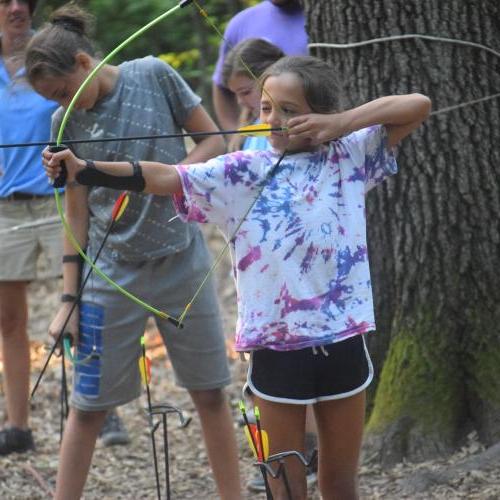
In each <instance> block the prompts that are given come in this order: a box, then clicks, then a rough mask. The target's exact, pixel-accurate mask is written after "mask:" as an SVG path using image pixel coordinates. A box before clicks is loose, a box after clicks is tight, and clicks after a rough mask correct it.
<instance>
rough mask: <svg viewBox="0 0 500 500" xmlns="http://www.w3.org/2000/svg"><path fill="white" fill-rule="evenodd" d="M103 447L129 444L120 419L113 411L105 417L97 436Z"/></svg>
mask: <svg viewBox="0 0 500 500" xmlns="http://www.w3.org/2000/svg"><path fill="white" fill-rule="evenodd" d="M99 437H100V438H101V441H102V444H103V445H104V446H115V445H117V444H129V443H130V438H129V436H128V432H127V429H126V428H125V425H124V424H123V422H122V419H121V418H120V417H119V416H118V414H117V413H116V412H115V411H114V410H113V411H109V412H108V414H107V415H106V420H104V424H103V426H102V429H101V432H100V434H99Z"/></svg>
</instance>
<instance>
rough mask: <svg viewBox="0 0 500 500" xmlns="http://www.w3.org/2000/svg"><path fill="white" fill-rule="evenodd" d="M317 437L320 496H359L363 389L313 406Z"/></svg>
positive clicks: (347, 498)
mask: <svg viewBox="0 0 500 500" xmlns="http://www.w3.org/2000/svg"><path fill="white" fill-rule="evenodd" d="M314 413H315V416H316V423H317V426H318V438H319V471H318V474H319V487H320V491H321V495H322V497H323V498H325V499H326V498H328V499H329V500H335V499H339V500H356V499H357V498H358V478H357V474H358V462H359V454H360V449H361V441H362V437H363V425H364V419H365V391H362V392H360V393H358V394H356V395H354V396H351V397H348V398H344V399H334V400H330V401H322V402H320V403H317V404H315V405H314Z"/></svg>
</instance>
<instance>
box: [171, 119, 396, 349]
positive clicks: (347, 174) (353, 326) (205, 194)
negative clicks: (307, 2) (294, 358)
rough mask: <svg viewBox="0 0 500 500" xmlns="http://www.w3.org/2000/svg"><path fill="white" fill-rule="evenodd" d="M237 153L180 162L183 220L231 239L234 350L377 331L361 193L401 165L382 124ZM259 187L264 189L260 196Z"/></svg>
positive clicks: (303, 343) (313, 343)
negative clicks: (283, 151) (313, 142)
mask: <svg viewBox="0 0 500 500" xmlns="http://www.w3.org/2000/svg"><path fill="white" fill-rule="evenodd" d="M278 158H279V154H278V153H276V152H275V151H238V152H235V153H230V154H227V155H223V156H219V157H217V158H214V159H212V160H210V161H208V162H207V163H203V164H193V165H179V166H178V167H177V169H178V172H179V174H180V176H181V179H182V185H183V195H182V196H176V197H175V200H174V202H175V204H176V208H177V210H178V212H179V213H180V214H181V217H182V218H183V219H184V220H190V221H198V222H211V223H215V224H217V225H218V226H219V227H220V228H221V230H222V231H223V232H224V234H225V235H229V237H231V236H232V235H233V232H234V230H235V229H236V227H237V225H238V223H239V222H240V220H241V219H242V218H243V217H244V216H245V212H246V211H247V210H248V207H249V206H250V205H251V204H252V202H253V201H254V200H255V198H256V197H257V201H256V202H255V205H254V206H253V208H252V210H251V212H250V213H249V214H248V216H247V217H246V220H245V221H244V222H243V225H242V226H241V228H240V229H239V231H238V233H237V234H236V235H235V237H234V239H233V240H232V241H231V253H232V258H233V264H234V272H235V278H236V288H237V294H238V322H237V332H236V349H237V350H239V351H250V350H254V349H260V348H269V349H275V350H280V351H286V350H294V349H302V348H305V347H309V346H318V345H323V344H330V343H333V342H338V341H340V340H344V339H345V338H347V337H350V336H353V335H357V334H360V333H364V332H367V331H370V330H374V329H375V319H374V312H373V301H372V288H371V283H370V270H369V266H368V255H367V243H366V218H365V194H366V192H367V191H368V190H369V189H370V188H372V187H374V186H375V185H377V184H379V183H380V182H382V181H383V180H384V179H385V178H386V177H387V176H388V175H391V174H394V173H395V172H396V171H397V165H396V161H395V159H394V156H393V155H392V152H391V151H390V149H388V147H387V135H386V130H385V127H383V126H374V127H371V128H367V129H363V130H359V131H357V132H355V133H353V134H350V135H348V136H346V137H344V138H342V139H339V140H336V141H332V142H330V143H329V144H325V145H322V146H320V147H319V149H317V150H315V151H314V152H303V153H295V154H289V155H286V156H285V158H284V159H283V161H282V162H281V164H280V165H279V166H278V168H276V169H275V171H274V172H272V175H271V176H270V178H267V176H268V173H269V172H270V170H272V169H273V166H274V165H275V164H276V162H277V160H278ZM259 193H260V194H259Z"/></svg>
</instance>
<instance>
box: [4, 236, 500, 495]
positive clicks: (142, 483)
mask: <svg viewBox="0 0 500 500" xmlns="http://www.w3.org/2000/svg"><path fill="white" fill-rule="evenodd" d="M207 235H208V236H209V241H210V245H211V248H212V249H213V250H214V252H216V251H217V250H218V249H220V248H221V246H222V242H221V238H220V237H219V236H218V235H217V233H216V232H215V230H213V231H212V230H209V231H208V232H207ZM217 275H218V288H219V297H220V301H221V306H222V310H223V313H224V318H225V331H226V333H227V338H228V341H229V342H230V340H231V336H232V332H233V328H234V318H235V295H234V287H233V284H232V280H231V277H230V264H229V261H228V259H225V260H224V262H223V265H221V266H220V267H219V269H218V271H217ZM58 297H59V284H58V283H54V282H40V283H37V284H34V285H33V286H32V287H31V291H30V314H31V316H30V317H31V322H30V334H31V338H32V339H33V342H32V358H33V365H34V369H33V381H34V379H35V376H36V375H37V374H38V372H39V370H40V367H41V364H42V363H43V361H44V359H45V356H46V350H45V348H44V346H43V341H45V337H46V333H45V332H46V331H47V326H48V323H49V321H50V318H51V315H52V314H53V311H54V310H55V307H56V306H57V303H58ZM148 348H149V353H150V357H152V359H153V380H152V397H153V401H155V402H156V403H169V404H173V405H175V406H177V407H179V408H182V410H183V412H184V413H185V415H186V416H191V417H193V419H192V422H191V424H190V425H189V426H188V427H187V428H185V429H181V428H179V427H178V423H177V421H176V420H175V419H174V418H173V417H172V418H170V419H169V432H168V438H169V445H170V455H169V456H170V475H171V484H172V498H174V499H181V500H183V499H204V500H210V499H216V498H217V495H216V493H215V486H214V483H213V481H212V478H211V475H210V471H209V466H208V462H207V456H206V453H205V450H204V447H203V442H202V439H201V430H200V427H199V424H198V420H197V418H196V414H195V412H194V408H193V406H192V404H191V402H190V400H189V398H188V396H187V394H186V392H185V391H183V390H181V389H179V388H177V387H176V386H175V384H174V382H173V377H172V371H171V369H170V368H169V361H168V358H167V357H166V355H165V352H164V349H163V347H162V346H161V343H160V341H159V338H158V337H157V335H156V333H155V330H154V328H152V329H151V330H150V331H149V333H148ZM231 370H232V373H233V380H234V382H233V384H232V385H231V386H230V387H229V396H230V400H231V404H232V408H233V414H234V419H235V422H236V421H237V418H238V410H237V403H238V400H239V399H240V390H241V386H242V381H243V380H244V376H245V371H246V366H245V365H244V364H243V363H242V362H240V361H239V360H236V359H231ZM1 375H2V374H1V372H0V380H1ZM60 387H61V372H60V362H59V360H54V361H53V362H52V363H51V365H50V368H49V370H48V372H47V375H46V376H45V378H44V380H43V383H42V384H41V386H40V389H39V391H38V393H37V395H36V397H35V400H34V402H33V405H32V419H31V424H32V427H33V430H34V433H35V437H36V443H37V450H36V452H33V453H28V454H25V455H15V456H10V457H7V458H5V457H4V458H0V498H1V499H5V500H7V499H38V498H48V497H49V492H50V490H51V489H52V488H53V486H54V480H55V474H56V470H57V452H58V445H59V407H60V405H59V395H60ZM0 404H1V407H2V408H3V407H4V401H3V395H0ZM145 404H146V400H145V397H142V398H141V399H140V400H137V401H135V402H133V403H131V404H128V405H126V406H125V407H123V408H122V409H121V414H122V416H123V419H124V421H125V423H126V425H127V427H128V429H129V432H130V434H131V438H132V443H131V444H130V445H129V446H126V447H114V448H103V447H101V446H100V445H98V448H97V450H96V453H95V456H94V461H93V465H92V470H91V473H90V476H89V478H88V481H87V487H86V489H85V497H84V498H85V499H139V498H144V499H146V498H148V499H149V498H151V499H154V498H156V491H155V482H154V473H153V468H152V460H151V446H150V440H149V434H148V420H147V418H146V414H145V411H144V406H145ZM235 425H236V424H235ZM237 434H238V440H239V449H240V457H241V461H240V463H241V468H242V471H243V478H244V480H245V481H246V480H247V479H248V478H250V477H251V476H252V475H253V474H254V472H255V471H254V468H253V466H252V457H251V455H250V451H249V450H248V446H247V444H246V442H245V441H244V437H243V433H242V432H241V430H240V429H237ZM493 451H494V450H493ZM490 453H491V454H490V455H485V454H484V450H483V449H482V448H481V446H480V445H479V444H478V442H477V440H476V438H475V436H474V435H471V436H470V437H469V442H468V445H467V446H466V447H464V448H463V449H462V450H461V451H460V452H459V453H457V454H455V455H453V456H452V457H449V458H448V459H447V460H442V461H433V462H426V463H424V464H418V465H416V464H400V465H398V466H397V467H395V468H394V469H392V470H390V471H381V470H379V469H378V467H376V466H374V465H370V464H367V463H365V464H364V465H363V466H362V468H361V492H362V498H365V499H384V500H393V499H394V500H396V499H398V500H399V499H401V498H411V499H429V498H436V499H443V500H444V499H446V500H449V499H462V498H464V499H465V498H466V499H481V500H493V499H499V498H500V460H498V455H495V454H494V453H493V452H490ZM495 458H496V459H495ZM247 498H265V496H264V495H254V494H247ZM310 498H311V499H319V494H318V492H317V489H316V488H314V489H313V491H311V494H310Z"/></svg>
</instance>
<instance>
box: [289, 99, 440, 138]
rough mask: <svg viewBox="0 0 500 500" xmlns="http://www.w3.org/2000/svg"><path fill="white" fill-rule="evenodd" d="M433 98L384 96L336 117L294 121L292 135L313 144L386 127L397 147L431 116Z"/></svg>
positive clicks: (325, 116) (291, 127)
mask: <svg viewBox="0 0 500 500" xmlns="http://www.w3.org/2000/svg"><path fill="white" fill-rule="evenodd" d="M430 110H431V101H430V99H429V98H428V97H427V96H425V95H422V94H417V93H415V94H407V95H392V96H386V97H381V98H379V99H375V100H374V101H370V102H368V103H366V104H363V105H361V106H358V107H356V108H353V109H350V110H347V111H344V112H341V113H333V114H313V113H311V114H306V115H302V116H297V117H294V118H291V119H290V120H289V121H288V123H287V126H288V133H289V136H290V137H291V138H292V137H304V138H306V137H307V138H309V140H310V141H311V143H312V144H320V143H322V142H326V141H330V140H333V139H337V138H339V137H342V136H345V135H347V134H350V133H351V132H355V131H356V130H360V129H362V128H366V127H370V126H372V125H385V127H386V129H387V135H388V145H389V146H395V145H396V144H398V143H399V142H400V141H401V139H403V138H404V137H406V136H407V135H408V134H410V133H411V132H412V131H413V130H415V129H416V128H417V127H418V126H419V125H420V124H421V123H422V122H423V121H424V120H425V119H426V118H427V116H429V113H430Z"/></svg>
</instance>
